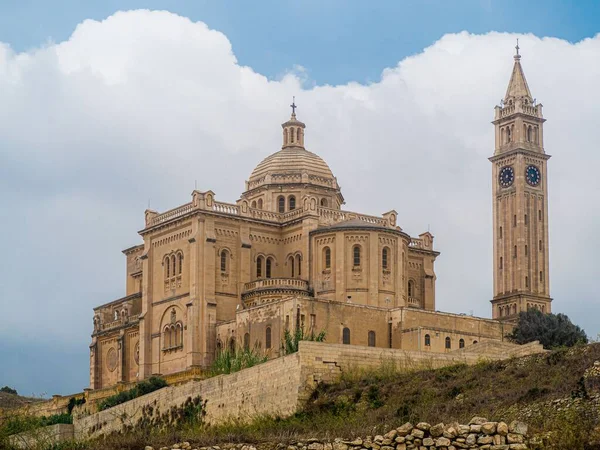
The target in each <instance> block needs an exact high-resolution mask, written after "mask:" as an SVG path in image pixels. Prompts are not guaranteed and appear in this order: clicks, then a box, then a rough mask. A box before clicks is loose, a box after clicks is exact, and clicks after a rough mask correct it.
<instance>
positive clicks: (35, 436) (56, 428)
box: [8, 423, 74, 449]
mask: <svg viewBox="0 0 600 450" xmlns="http://www.w3.org/2000/svg"><path fill="white" fill-rule="evenodd" d="M73 436H74V434H73V425H70V424H62V423H61V424H56V425H50V426H47V427H43V428H38V429H37V430H33V431H27V432H24V433H19V434H15V435H12V436H9V438H8V442H9V444H10V445H12V446H13V447H16V448H25V449H31V448H38V446H39V447H44V448H46V447H50V446H51V445H53V444H58V443H60V442H64V441H69V440H71V439H73Z"/></svg>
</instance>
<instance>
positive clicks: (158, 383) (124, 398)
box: [98, 377, 167, 411]
mask: <svg viewBox="0 0 600 450" xmlns="http://www.w3.org/2000/svg"><path fill="white" fill-rule="evenodd" d="M165 386H167V382H166V381H165V380H164V379H162V378H160V377H150V378H148V379H147V380H144V381H140V382H139V383H138V384H136V385H135V387H133V388H131V389H129V390H128V391H123V392H119V393H118V394H115V395H111V396H110V397H107V398H105V399H104V400H102V401H101V402H100V403H98V411H103V410H105V409H108V408H112V407H113V406H117V405H120V404H121V403H125V402H128V401H129V400H133V399H134V398H137V397H140V396H142V395H146V394H149V393H150V392H154V391H156V390H158V389H161V388H164V387H165Z"/></svg>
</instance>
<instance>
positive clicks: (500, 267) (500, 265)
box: [498, 256, 504, 269]
mask: <svg viewBox="0 0 600 450" xmlns="http://www.w3.org/2000/svg"><path fill="white" fill-rule="evenodd" d="M498 268H499V269H503V268H504V267H502V256H501V257H500V264H499V265H498Z"/></svg>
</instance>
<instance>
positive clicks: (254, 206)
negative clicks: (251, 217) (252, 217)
mask: <svg viewBox="0 0 600 450" xmlns="http://www.w3.org/2000/svg"><path fill="white" fill-rule="evenodd" d="M250 208H254V209H256V200H254V201H253V202H252V204H251V205H250Z"/></svg>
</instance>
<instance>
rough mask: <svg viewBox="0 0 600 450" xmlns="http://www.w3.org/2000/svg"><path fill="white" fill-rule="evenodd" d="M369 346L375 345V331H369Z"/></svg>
mask: <svg viewBox="0 0 600 450" xmlns="http://www.w3.org/2000/svg"><path fill="white" fill-rule="evenodd" d="M369 347H375V332H374V331H372V330H371V331H369Z"/></svg>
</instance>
